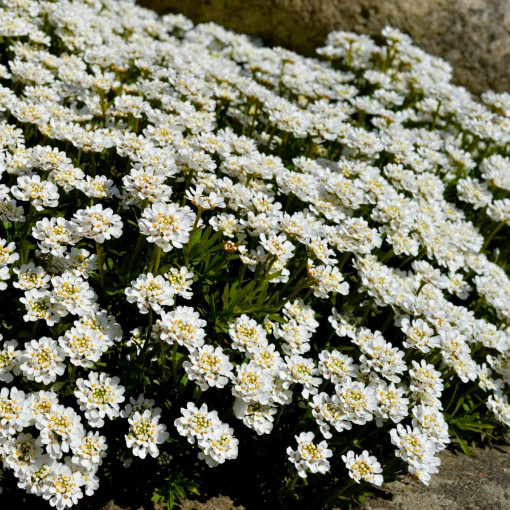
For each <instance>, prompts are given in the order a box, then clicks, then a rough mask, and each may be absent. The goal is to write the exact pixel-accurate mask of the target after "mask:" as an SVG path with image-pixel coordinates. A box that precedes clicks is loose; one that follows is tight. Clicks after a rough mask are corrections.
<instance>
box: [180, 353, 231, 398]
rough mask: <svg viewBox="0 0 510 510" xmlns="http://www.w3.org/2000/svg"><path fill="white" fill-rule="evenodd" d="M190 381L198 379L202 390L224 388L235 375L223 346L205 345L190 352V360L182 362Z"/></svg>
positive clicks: (197, 381)
mask: <svg viewBox="0 0 510 510" xmlns="http://www.w3.org/2000/svg"><path fill="white" fill-rule="evenodd" d="M182 367H183V368H184V370H186V373H187V374H188V379H189V380H190V381H196V383H197V384H198V385H199V386H200V389H201V390H207V389H208V388H209V387H216V388H223V387H225V385H226V384H227V383H228V381H229V380H230V379H231V378H232V377H233V373H232V369H233V368H234V366H233V365H232V363H230V361H229V359H228V356H227V355H226V354H224V353H223V349H222V348H221V347H216V348H214V347H213V346H212V345H204V346H202V347H199V348H198V349H196V350H194V351H192V352H191V354H190V361H185V362H184V363H183V364H182Z"/></svg>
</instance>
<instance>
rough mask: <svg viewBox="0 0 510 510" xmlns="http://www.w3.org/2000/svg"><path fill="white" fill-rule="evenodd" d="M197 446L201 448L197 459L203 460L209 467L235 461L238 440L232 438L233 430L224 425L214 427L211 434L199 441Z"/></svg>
mask: <svg viewBox="0 0 510 510" xmlns="http://www.w3.org/2000/svg"><path fill="white" fill-rule="evenodd" d="M198 444H199V446H200V447H201V448H202V451H201V452H200V453H199V454H198V458H199V459H204V460H205V461H206V462H207V465H208V466H209V467H216V466H217V465H218V464H223V463H224V462H225V461H226V460H231V459H237V446H238V444H239V440H238V439H236V438H235V437H234V429H233V428H231V427H229V426H228V424H226V423H221V424H218V425H216V427H214V430H213V431H212V433H211V434H209V435H207V436H206V437H204V438H203V439H200V440H199V441H198Z"/></svg>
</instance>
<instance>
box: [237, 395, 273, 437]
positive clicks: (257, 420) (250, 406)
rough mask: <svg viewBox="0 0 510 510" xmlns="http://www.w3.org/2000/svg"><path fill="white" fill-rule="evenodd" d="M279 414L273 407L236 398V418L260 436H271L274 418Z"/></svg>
mask: <svg viewBox="0 0 510 510" xmlns="http://www.w3.org/2000/svg"><path fill="white" fill-rule="evenodd" d="M277 412H278V410H277V408H276V407H274V406H272V405H262V404H259V403H258V402H252V403H248V402H246V401H244V400H243V399H242V398H236V400H235V402H234V414H235V416H236V418H239V419H240V420H243V423H244V424H245V425H246V426H247V427H249V428H250V429H253V430H254V431H255V432H256V433H257V434H258V435H259V436H261V435H263V434H270V433H271V431H272V430H273V423H274V418H273V416H274V415H275V414H276V413H277Z"/></svg>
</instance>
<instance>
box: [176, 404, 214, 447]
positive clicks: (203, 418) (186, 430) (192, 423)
mask: <svg viewBox="0 0 510 510" xmlns="http://www.w3.org/2000/svg"><path fill="white" fill-rule="evenodd" d="M181 414H182V417H180V418H177V419H176V420H175V421H174V425H175V428H176V429H177V432H179V434H180V435H181V436H183V437H185V438H186V439H187V440H188V442H189V443H191V444H194V443H195V440H198V441H202V440H204V439H205V438H206V437H209V436H210V435H211V434H212V433H213V431H214V429H216V428H217V427H218V426H219V425H220V424H221V421H220V419H219V418H218V413H217V412H216V411H208V410H207V405H206V404H202V405H201V406H200V408H198V407H197V406H196V405H195V404H194V403H193V402H188V403H187V405H186V408H184V407H181Z"/></svg>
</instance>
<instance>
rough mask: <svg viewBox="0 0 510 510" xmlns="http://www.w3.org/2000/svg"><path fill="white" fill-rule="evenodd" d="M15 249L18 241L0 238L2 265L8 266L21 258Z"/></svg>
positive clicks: (0, 262) (0, 259)
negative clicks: (8, 241)
mask: <svg viewBox="0 0 510 510" xmlns="http://www.w3.org/2000/svg"><path fill="white" fill-rule="evenodd" d="M15 249H16V243H14V242H10V243H7V241H6V240H5V239H0V266H7V265H9V264H12V263H13V262H16V261H17V260H18V259H19V255H18V254H17V253H16V252H15Z"/></svg>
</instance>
